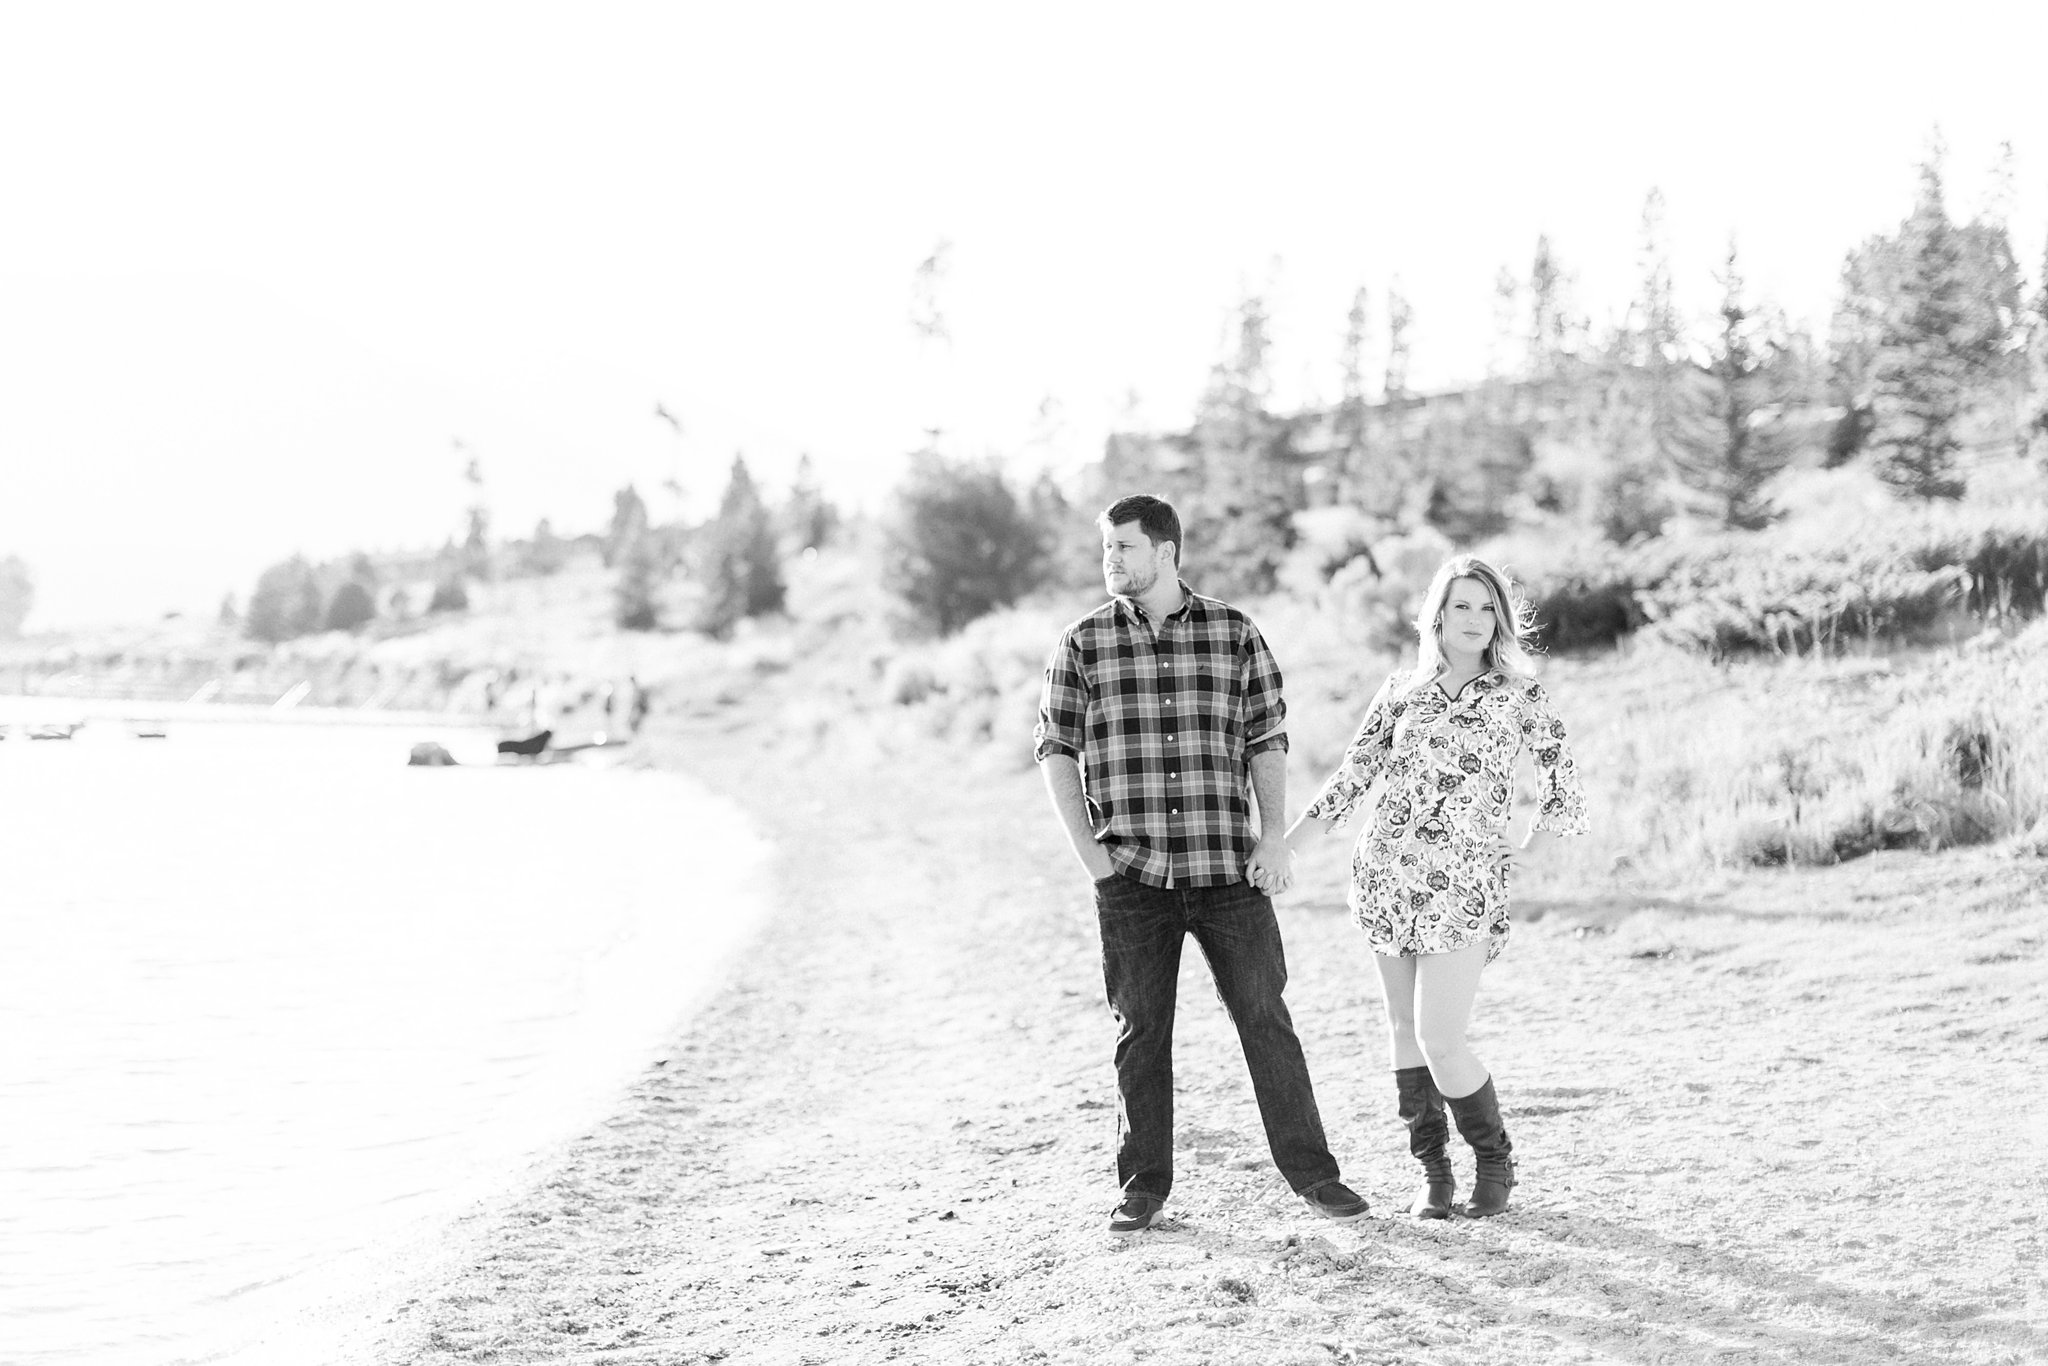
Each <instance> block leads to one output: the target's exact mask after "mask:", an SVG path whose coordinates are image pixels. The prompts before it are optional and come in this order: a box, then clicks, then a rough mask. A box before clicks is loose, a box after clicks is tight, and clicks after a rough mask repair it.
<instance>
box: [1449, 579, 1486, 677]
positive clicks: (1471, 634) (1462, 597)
mask: <svg viewBox="0 0 2048 1366" xmlns="http://www.w3.org/2000/svg"><path fill="white" fill-rule="evenodd" d="M1498 616H1499V614H1498V613H1496V612H1495V611H1494V610H1493V594H1491V593H1489V592H1487V591H1486V585H1485V584H1483V583H1481V582H1479V580H1477V579H1452V580H1451V590H1450V592H1449V593H1447V594H1446V595H1445V596H1444V612H1443V617H1442V623H1443V625H1442V632H1443V642H1444V653H1445V654H1447V655H1450V656H1452V657H1454V658H1456V657H1467V658H1473V659H1476V658H1478V657H1479V656H1480V655H1482V654H1484V653H1485V650H1486V647H1487V646H1489V645H1491V644H1492V643H1493V637H1494V633H1495V632H1496V631H1498V630H1499V629H1500V622H1499V620H1498Z"/></svg>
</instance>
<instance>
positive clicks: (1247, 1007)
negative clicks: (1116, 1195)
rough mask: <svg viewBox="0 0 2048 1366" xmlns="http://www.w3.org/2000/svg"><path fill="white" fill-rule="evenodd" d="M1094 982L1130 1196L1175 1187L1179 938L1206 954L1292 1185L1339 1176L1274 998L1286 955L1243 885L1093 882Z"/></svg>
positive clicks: (1120, 1166)
mask: <svg viewBox="0 0 2048 1366" xmlns="http://www.w3.org/2000/svg"><path fill="white" fill-rule="evenodd" d="M1095 912H1096V916H1097V918H1098V919H1099V920H1100V922H1101V925H1102V980H1103V985H1104V986H1105V987H1106V988H1107V991H1108V995H1109V1008H1110V1010H1111V1011H1113V1012H1114V1013H1115V1015H1116V1022H1117V1035H1116V1087H1117V1098H1118V1106H1117V1149H1116V1175H1117V1181H1118V1183H1119V1184H1120V1185H1121V1186H1122V1187H1123V1189H1124V1191H1125V1192H1126V1193H1127V1194H1132V1195H1150V1196H1155V1197H1157V1198H1158V1199H1161V1200H1164V1199H1165V1198H1166V1197H1167V1195H1168V1194H1169V1193H1170V1192H1171V1191H1172V1189H1173V1016H1174V1008H1175V994H1176V988H1177V986H1178V984H1179V979H1180V950H1181V943H1182V941H1183V940H1184V939H1185V938H1186V937H1187V936H1188V935H1190V934H1192V935H1194V937H1195V942H1196V943H1197V944H1200V945H1201V946H1202V955H1203V956H1204V957H1205V958H1207V959H1208V960H1209V972H1210V975H1211V976H1213V977H1214V978H1215V979H1216V995H1217V997H1218V999H1220V1000H1221V1001H1222V1002H1223V1008H1224V1009H1225V1010H1227V1011H1228V1012H1229V1013H1230V1019H1231V1022H1232V1023H1233V1024H1235V1025H1236V1026H1237V1037H1238V1042H1239V1043H1240V1044H1241V1045H1242V1046H1243V1048H1244V1060H1245V1066H1246V1067H1247V1068H1249V1069H1250V1071H1251V1075H1252V1090H1253V1093H1254V1094H1256V1095H1257V1096H1258V1100H1259V1117H1260V1118H1261V1119H1262V1120H1264V1121H1265V1124H1266V1143H1267V1146H1269V1147H1270V1148H1271V1149H1272V1151H1273V1164H1274V1165H1275V1166H1277V1167H1278V1168H1279V1169H1280V1174H1281V1175H1282V1176H1284V1177H1286V1178H1287V1184H1288V1185H1289V1186H1292V1187H1293V1188H1294V1189H1295V1190H1297V1191H1302V1192H1306V1191H1310V1190H1313V1189H1314V1188H1315V1187H1317V1186H1323V1185H1327V1184H1329V1183H1330V1182H1332V1181H1334V1180H1336V1179H1337V1160H1336V1159H1335V1158H1333V1157H1331V1156H1330V1147H1329V1144H1328V1143H1327V1142H1326V1141H1325V1140H1324V1138H1323V1120H1322V1116H1321V1115H1320V1114H1319V1113H1317V1111H1316V1095H1315V1088H1314V1087H1313V1086H1312V1085H1311V1084H1310V1082H1309V1079H1308V1063H1307V1062H1306V1061H1304V1060H1303V1058H1302V1056H1301V1041H1300V1040H1299V1039H1297V1038H1296V1037H1295V1034H1294V1021H1293V1020H1292V1018H1290V1017H1289V1015H1288V1013H1287V1003H1286V1002H1285V1001H1283V1000H1281V999H1280V994H1281V992H1282V991H1283V990H1284V989H1285V988H1286V986H1287V956H1286V953H1285V952H1284V951H1283V950H1282V948H1281V946H1280V924H1279V922H1278V921H1277V920H1275V919H1274V917H1273V903H1272V902H1271V901H1270V900H1268V899H1267V897H1266V894H1265V893H1264V892H1261V891H1259V890H1258V888H1256V887H1254V886H1252V885H1251V883H1249V882H1239V883H1236V884H1234V885H1232V886H1229V887H1183V888H1177V889H1175V890H1172V891H1167V890H1164V889H1161V888H1157V887H1148V886H1146V885H1145V884H1144V883H1142V882H1139V881H1138V880H1137V879H1135V878H1130V877H1125V876H1124V875H1123V874H1121V873H1119V874H1117V875H1116V876H1115V877H1110V878H1105V879H1103V880H1102V881H1101V882H1098V883H1096V884H1095Z"/></svg>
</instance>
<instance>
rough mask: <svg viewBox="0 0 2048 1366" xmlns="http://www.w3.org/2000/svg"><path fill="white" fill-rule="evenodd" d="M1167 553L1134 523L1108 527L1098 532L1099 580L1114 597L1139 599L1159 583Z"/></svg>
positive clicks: (1164, 547)
mask: <svg viewBox="0 0 2048 1366" xmlns="http://www.w3.org/2000/svg"><path fill="white" fill-rule="evenodd" d="M1168 544H1171V542H1169V543H1168ZM1169 553H1171V552H1169V551H1167V549H1166V546H1165V545H1154V544H1153V542H1152V538H1151V537H1150V536H1147V535H1146V534H1145V532H1144V529H1143V528H1142V527H1140V526H1139V525H1138V524H1137V523H1136V522H1125V523H1124V524H1123V525H1121V526H1113V527H1110V528H1109V529H1108V530H1106V531H1104V532H1103V533H1102V581H1103V583H1105V584H1106V585H1108V587H1109V591H1110V592H1111V593H1112V594H1114V595H1116V596H1119V597H1131V598H1141V597H1143V596H1144V595H1145V594H1147V593H1149V592H1151V591H1152V585H1154V584H1156V583H1158V582H1159V575H1160V573H1161V572H1162V563H1161V562H1162V561H1163V560H1164V559H1165V558H1166V556H1167V554H1169Z"/></svg>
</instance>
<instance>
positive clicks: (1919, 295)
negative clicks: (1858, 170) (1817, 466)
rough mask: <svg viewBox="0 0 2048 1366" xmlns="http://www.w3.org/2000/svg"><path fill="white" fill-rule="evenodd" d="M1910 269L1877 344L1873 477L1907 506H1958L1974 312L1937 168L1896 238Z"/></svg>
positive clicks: (1928, 171) (1926, 176)
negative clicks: (1960, 430) (1912, 501)
mask: <svg viewBox="0 0 2048 1366" xmlns="http://www.w3.org/2000/svg"><path fill="white" fill-rule="evenodd" d="M1900 246H1901V249H1902V251H1901V255H1902V263H1903V267H1904V269H1903V270H1902V271H1901V274H1900V278H1899V286H1898V294H1897V297H1896V299H1895V300H1894V301H1893V304H1892V306H1891V307H1890V308H1889V309H1888V310H1887V311H1886V316H1885V325H1884V332H1883V337H1882V340H1881V341H1880V343H1879V345H1878V352H1877V366H1876V377H1875V388H1874V401H1873V405H1872V406H1873V413H1874V417H1875V425H1874V427H1873V431H1872V444H1873V446H1874V447H1875V448H1876V452H1877V465H1876V472H1877V475H1878V477H1879V478H1881V479H1883V480H1884V481H1885V483H1887V484H1889V485H1890V486H1891V487H1892V489H1893V491H1894V492H1896V493H1897V494H1898V495H1899V496H1900V497H1904V498H1920V499H1935V498H1960V497H1961V496H1962V493H1963V483H1964V481H1963V478H1962V476H1961V475H1960V473H1959V472H1958V470H1957V467H1956V466H1957V457H1958V455H1959V454H1960V452H1961V447H1962V443H1961V441H1960V439H1959V438H1958V437H1957V434H1956V425H1957V419H1958V418H1959V417H1960V415H1961V413H1962V409H1963V404H1964V399H1965V391H1966V388H1967V386H1968V381H1969V378H1970V357H1969V352H1968V345H1969V343H1968V338H1967V335H1966V323H1967V322H1968V305H1967V301H1966V299H1965V287H1966V286H1965V281H1964V278H1963V272H1962V269H1961V261H1962V252H1961V248H1960V245H1959V242H1958V237H1957V233H1956V230H1955V227H1954V225H1953V224H1951V223H1950V222H1949V219H1948V212H1947V209H1946V208H1945V207H1944V205H1943V203H1942V187H1941V170H1940V166H1939V164H1938V162H1937V161H1935V160H1933V159H1930V160H1929V161H1928V162H1927V163H1926V164H1924V165H1923V166H1922V167H1921V168H1920V195H1919V199H1918V202H1917V203H1916V204H1915V205H1914V208H1913V214H1912V216H1911V217H1910V218H1908V219H1907V220H1906V222H1905V225H1904V226H1903V227H1902V228H1901V230H1900Z"/></svg>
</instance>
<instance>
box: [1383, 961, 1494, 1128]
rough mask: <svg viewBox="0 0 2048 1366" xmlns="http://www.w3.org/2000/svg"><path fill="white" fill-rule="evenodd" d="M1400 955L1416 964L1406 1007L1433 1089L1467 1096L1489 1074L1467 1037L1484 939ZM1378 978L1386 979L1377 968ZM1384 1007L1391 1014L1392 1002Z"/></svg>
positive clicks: (1477, 987) (1480, 1085)
mask: <svg viewBox="0 0 2048 1366" xmlns="http://www.w3.org/2000/svg"><path fill="white" fill-rule="evenodd" d="M1382 961H1384V960H1382ZM1403 961H1404V962H1406V963H1410V964H1413V965H1414V966H1413V968H1412V969H1411V971H1412V972H1413V973H1414V978H1415V985H1414V994H1413V996H1412V997H1411V1002H1412V1004H1411V1006H1410V1011H1411V1028H1412V1029H1413V1031H1414V1033H1413V1040H1414V1043H1415V1044H1416V1045H1418V1048H1417V1052H1418V1055H1419V1060H1426V1061H1427V1062H1428V1064H1429V1074H1430V1076H1431V1078H1432V1079H1434V1080H1435V1082H1436V1089H1437V1090H1438V1091H1439V1092H1441V1093H1442V1094H1443V1095H1444V1096H1446V1097H1453V1098H1455V1097H1459V1096H1469V1095H1471V1094H1472V1093H1473V1092H1474V1091H1477V1090H1478V1089H1479V1088H1480V1087H1482V1086H1484V1085H1485V1084H1486V1077H1487V1072H1486V1064H1485V1063H1483V1062H1481V1061H1479V1059H1478V1058H1477V1057H1476V1056H1475V1055H1474V1054H1473V1052H1472V1047H1471V1045H1470V1044H1468V1043H1467V1042H1466V1041H1465V1031H1466V1028H1467V1026H1469V1025H1470V1023H1471V1020H1472V1002H1473V1000H1474V998H1475V997H1477V996H1478V994H1479V970H1480V969H1481V968H1483V967H1485V966H1486V944H1485V943H1484V942H1483V941H1482V942H1480V943H1477V944H1473V945H1470V946H1468V947H1466V948H1462V949H1459V950H1458V951H1456V952H1455V953H1424V954H1418V955H1416V956H1415V957H1414V958H1410V959H1405V960H1403ZM1381 980H1382V981H1384V980H1385V969H1381ZM1387 1013H1388V1015H1389V1017H1390V1018H1391V1016H1392V1014H1393V1007H1392V1006H1391V1005H1389V1006H1388V1012H1387ZM1397 1065H1399V1064H1397Z"/></svg>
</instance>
